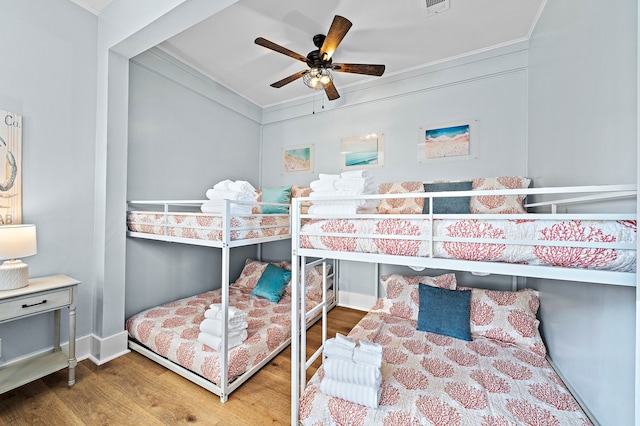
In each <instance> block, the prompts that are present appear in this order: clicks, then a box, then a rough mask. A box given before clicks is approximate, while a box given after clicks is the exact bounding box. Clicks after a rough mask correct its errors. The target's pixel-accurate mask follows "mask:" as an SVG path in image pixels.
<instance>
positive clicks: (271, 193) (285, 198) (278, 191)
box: [262, 186, 291, 214]
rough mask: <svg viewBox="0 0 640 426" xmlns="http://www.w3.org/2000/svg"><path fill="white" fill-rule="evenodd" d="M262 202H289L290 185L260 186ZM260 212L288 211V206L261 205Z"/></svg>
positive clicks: (285, 212)
mask: <svg viewBox="0 0 640 426" xmlns="http://www.w3.org/2000/svg"><path fill="white" fill-rule="evenodd" d="M262 202H265V203H281V204H289V203H291V187H290V186H276V187H273V188H262ZM262 213H264V214H273V213H284V214H287V213H289V207H286V206H265V205H263V206H262Z"/></svg>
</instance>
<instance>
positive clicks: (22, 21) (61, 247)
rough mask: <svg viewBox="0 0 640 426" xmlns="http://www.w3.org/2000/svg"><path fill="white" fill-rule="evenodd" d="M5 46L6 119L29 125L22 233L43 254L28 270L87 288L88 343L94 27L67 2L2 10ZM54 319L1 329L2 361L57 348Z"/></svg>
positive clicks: (37, 1)
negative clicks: (28, 232) (30, 234)
mask: <svg viewBox="0 0 640 426" xmlns="http://www.w3.org/2000/svg"><path fill="white" fill-rule="evenodd" d="M0 38H1V39H2V40H3V42H2V52H3V54H2V56H3V60H2V66H0V81H1V82H2V84H0V109H2V110H8V111H12V112H15V113H18V114H21V115H22V116H23V132H22V137H23V142H22V150H23V151H22V152H23V164H22V166H23V171H24V175H23V202H22V208H23V223H34V224H35V225H36V226H37V234H38V254H37V255H35V256H32V257H29V258H28V259H25V262H26V263H28V265H29V272H30V276H31V277H40V276H45V275H52V274H67V275H70V276H72V277H74V278H76V279H78V280H80V281H81V282H82V284H81V285H80V286H79V289H78V310H77V319H78V321H77V324H78V327H77V332H78V336H83V335H86V334H89V333H91V332H92V330H93V312H94V298H93V294H94V293H93V285H92V281H93V276H92V270H93V260H94V258H93V211H94V206H93V176H94V175H93V167H94V143H93V141H94V140H95V123H96V115H95V103H96V39H97V18H96V17H95V16H94V15H92V14H90V13H89V12H87V11H85V10H83V9H81V8H79V7H78V6H76V5H74V4H73V3H72V2H70V1H68V0H30V1H28V2H27V1H20V2H10V1H3V2H0ZM0 161H4V159H2V160H0ZM2 164H4V163H2ZM52 315H53V314H45V315H40V316H35V317H30V318H27V319H25V320H21V321H15V322H12V323H7V324H4V325H0V338H2V355H3V361H9V360H11V359H12V358H15V357H18V356H23V355H25V354H27V353H31V352H33V351H36V350H41V349H44V348H47V347H51V346H52V342H53V341H52V337H51V324H52V320H53V316H52ZM25 336H28V338H25ZM67 336H68V332H67V325H66V322H64V321H63V335H62V340H63V341H66V339H67V338H68V337H67Z"/></svg>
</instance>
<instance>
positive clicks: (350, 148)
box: [340, 133, 384, 170]
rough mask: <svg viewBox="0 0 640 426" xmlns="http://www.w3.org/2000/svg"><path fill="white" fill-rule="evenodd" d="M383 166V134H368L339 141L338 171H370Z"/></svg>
mask: <svg viewBox="0 0 640 426" xmlns="http://www.w3.org/2000/svg"><path fill="white" fill-rule="evenodd" d="M383 165H384V134H382V133H370V134H367V135H363V136H356V137H351V138H345V139H342V140H341V141H340V169H341V170H349V169H371V168H374V167H382V166H383Z"/></svg>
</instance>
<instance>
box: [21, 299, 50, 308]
mask: <svg viewBox="0 0 640 426" xmlns="http://www.w3.org/2000/svg"><path fill="white" fill-rule="evenodd" d="M45 303H47V299H44V300H43V301H42V302H38V303H32V304H31V305H27V304H26V303H25V304H24V305H22V309H24V308H30V307H32V306H38V305H44V304H45Z"/></svg>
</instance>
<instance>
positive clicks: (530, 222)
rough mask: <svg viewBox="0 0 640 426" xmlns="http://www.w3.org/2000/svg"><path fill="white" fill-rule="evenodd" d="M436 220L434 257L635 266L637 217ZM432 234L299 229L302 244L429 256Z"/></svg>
mask: <svg viewBox="0 0 640 426" xmlns="http://www.w3.org/2000/svg"><path fill="white" fill-rule="evenodd" d="M531 216H533V215H531ZM434 224H435V225H434V229H433V236H434V242H433V257H436V258H447V259H460V260H473V261H484V262H488V261H494V262H506V263H521V264H529V265H547V266H561V267H566V268H589V269H600V270H609V271H621V272H634V271H635V270H636V252H635V249H634V247H635V242H636V221H630V220H548V219H538V220H536V219H533V218H532V219H518V220H516V219H506V220H505V219H463V220H460V219H437V220H434ZM431 232H432V229H431V220H430V219H394V218H388V217H387V218H384V219H377V218H376V219H371V218H367V219H312V220H310V221H309V222H307V223H306V224H305V225H303V226H302V228H301V230H300V246H301V247H302V248H308V249H320V250H332V251H346V252H361V253H375V254H386V255H399V256H420V257H429V256H431V241H429V239H430V238H431ZM386 236H389V237H386ZM463 239H466V240H463ZM469 239H474V241H470V240H469ZM485 239H486V240H491V241H490V242H489V241H484V240H485ZM502 240H504V243H502ZM554 242H557V243H558V245H554ZM573 242H576V244H575V245H576V246H577V247H571V246H570V245H572V244H573ZM562 245H565V246H562ZM627 245H628V246H627ZM594 246H595V247H594Z"/></svg>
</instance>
